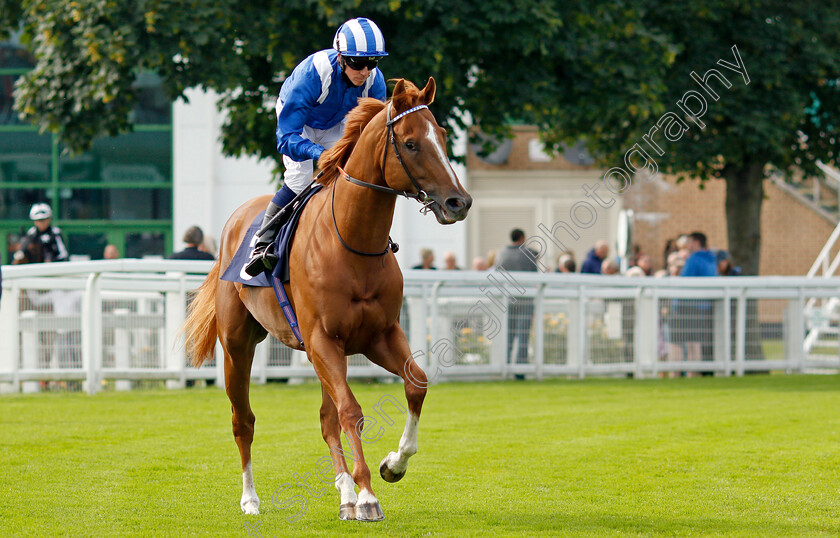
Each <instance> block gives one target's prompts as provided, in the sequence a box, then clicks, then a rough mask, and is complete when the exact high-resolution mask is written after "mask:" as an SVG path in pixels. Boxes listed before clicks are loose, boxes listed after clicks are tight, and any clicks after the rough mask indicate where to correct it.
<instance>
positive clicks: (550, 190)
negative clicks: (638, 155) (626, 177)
mask: <svg viewBox="0 0 840 538" xmlns="http://www.w3.org/2000/svg"><path fill="white" fill-rule="evenodd" d="M514 134H515V136H514V138H513V140H511V141H510V142H509V143H508V144H507V147H506V148H503V149H502V151H501V152H499V153H497V154H496V155H492V156H491V157H490V158H489V159H480V158H479V157H478V156H477V155H476V153H475V151H474V150H473V149H471V150H470V151H469V153H468V157H467V170H468V175H469V185H470V187H469V188H470V191H471V194H472V195H473V197H474V199H475V203H474V206H473V207H474V208H475V209H474V214H473V215H471V217H470V219H469V220H470V221H471V223H470V229H469V231H468V240H467V244H468V254H469V255H470V256H476V255H482V254H484V253H486V252H487V251H488V250H491V249H494V248H498V247H501V246H503V245H504V244H505V242H506V234H507V231H508V230H509V229H510V228H512V227H514V226H517V227H520V228H523V229H524V230H525V231H526V234H531V235H533V236H538V237H539V240H535V241H534V245H533V246H534V247H537V248H538V250H539V247H541V246H542V245H543V244H544V245H545V246H546V247H547V251H546V253H545V256H546V257H545V258H544V259H547V260H550V261H549V262H548V263H546V265H548V266H551V268H552V269H553V268H554V267H555V265H556V256H557V254H559V253H560V251H561V250H562V249H561V248H560V247H559V246H558V243H561V244H562V245H565V246H566V247H568V248H570V249H571V250H573V251H574V253H575V256H576V258H577V260H578V263H580V262H581V261H582V259H583V257H584V256H585V254H586V252H587V251H588V250H589V249H590V248H592V245H593V244H594V242H595V241H596V240H597V239H606V240H608V241H609V243H610V245H611V252H610V255H611V256H614V255H615V247H614V245H615V240H616V224H617V221H618V213H619V212H620V211H621V209H632V210H633V212H634V215H635V226H634V235H633V242H634V243H636V244H638V245H639V246H640V247H641V251H642V252H645V253H647V254H650V255H651V258H652V259H653V262H654V267H655V268H657V269H658V268H661V267H662V266H663V251H664V248H665V244H666V241H667V240H668V239H670V238H675V237H677V236H678V235H679V234H681V233H690V232H693V231H702V232H704V233H705V234H706V235H707V236H708V238H709V244H710V246H711V247H712V248H723V249H728V242H727V236H726V215H725V207H724V200H725V195H726V186H725V183H724V182H723V181H722V180H713V181H708V182H706V183H705V184H704V185H703V188H702V189H701V188H700V182H699V181H693V180H687V181H683V182H681V183H677V182H676V180H675V178H673V177H670V176H660V177H658V178H657V179H656V180H654V181H652V182H649V183H645V182H635V183H634V184H633V185H632V187H631V188H630V189H629V190H628V191H627V192H626V193H624V194H623V195H621V196H615V195H612V193H610V192H609V191H607V190H606V189H605V188H604V187H603V185H602V184H601V176H602V174H603V171H602V170H600V169H596V168H593V167H592V166H590V165H587V164H585V162H586V160H585V158H581V156H580V155H577V154H575V153H574V150H572V151H571V152H567V153H566V154H565V157H568V159H567V158H564V156H560V157H557V158H553V159H552V158H549V157H548V156H547V155H546V154H545V153H543V152H542V151H541V145H540V144H539V140H538V138H537V130H536V128H534V127H528V126H517V127H515V128H514ZM575 162H576V163H578V164H576V163H575ZM581 163H583V164H581ZM595 184H601V188H600V190H599V191H598V194H599V195H601V196H602V200H604V201H609V200H610V199H611V198H614V199H615V203H614V204H612V205H611V206H610V207H608V208H606V207H601V205H600V204H597V203H596V202H595V201H594V200H593V198H592V197H591V196H590V197H587V195H586V191H585V190H584V186H585V185H588V186H589V187H590V189H591V187H592V186H593V185H595ZM579 202H584V203H586V202H589V205H590V206H591V207H593V208H594V209H596V211H597V219H595V220H596V222H594V223H593V224H592V225H591V226H589V227H587V228H584V227H582V226H575V224H576V223H577V224H581V223H580V222H573V220H572V219H570V218H569V217H570V211H573V210H574V208H575V207H576V204H578V203H579ZM578 205H579V204H578ZM578 209H580V208H579V207H578ZM580 215H581V214H579V216H580ZM582 216H583V217H584V219H583V220H584V221H585V220H586V218H585V217H586V211H584V212H583V213H582ZM578 220H580V219H578ZM561 222H562V223H564V224H567V225H568V226H567V227H565V228H564V227H562V226H557V224H558V223H561ZM583 224H589V222H588V221H587V222H583ZM835 226H836V221H833V220H832V219H831V217H830V216H826V215H825V214H823V213H820V212H818V211H815V210H814V208H813V207H811V206H809V205H808V204H807V203H804V202H803V201H802V199H801V198H799V197H797V196H795V195H794V194H792V193H791V192H789V189H785V188H783V187H782V186H779V185H777V184H776V183H774V182H773V181H772V180H769V179H768V180H766V182H765V201H764V204H763V208H762V248H761V274H763V275H804V274H805V273H807V271H808V269H809V268H810V266H811V264H812V263H813V262H814V259H816V257H817V255H818V254H819V252H820V250H821V249H822V248H823V245H824V244H825V242H826V240H827V239H828V237H829V235H830V234H831V232H832V230H833V229H834V227H835ZM552 229H553V230H554V231H555V233H556V235H555V240H556V242H555V241H552V239H551V238H549V237H548V235H549V231H550V230H552ZM569 229H571V230H572V231H573V232H575V233H576V234H577V235H578V236H579V237H578V238H577V239H575V238H574V237H573V236H572V235H571V233H570V232H569Z"/></svg>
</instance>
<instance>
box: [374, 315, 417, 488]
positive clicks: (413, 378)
mask: <svg viewBox="0 0 840 538" xmlns="http://www.w3.org/2000/svg"><path fill="white" fill-rule="evenodd" d="M367 356H368V358H369V359H370V360H371V361H372V362H374V363H376V364H378V365H379V366H381V367H383V368H385V369H386V370H388V371H389V372H391V373H392V374H395V375H398V376H400V377H401V378H403V381H404V386H405V399H406V401H407V402H408V414H407V415H406V421H405V430H403V434H402V437H400V444H399V448H398V449H397V452H391V453H389V454H388V455H387V456H385V459H383V460H382V463H380V464H379V474H380V475H381V476H382V479H383V480H385V481H386V482H397V481H399V480H400V479H401V478H402V477H403V476H405V472H406V469H407V468H408V459H409V458H410V457H411V456H413V455H414V454H416V453H417V428H418V424H419V421H420V411H421V409H422V408H423V400H424V399H425V398H426V385H427V381H426V374H425V372H423V370H422V369H421V368H420V366H418V365H417V363H416V362H415V361H414V359H413V358H412V357H411V349H410V348H409V346H408V340H407V339H406V337H405V333H403V330H402V328H400V326H399V325H394V326H393V327H392V328H391V329H389V330H388V331H387V332H386V333H385V336H384V337H383V339H382V340H380V342H379V343H378V344H377V345H376V346H374V347H373V348H372V349H371V350H370V351H369V352H368V353H367Z"/></svg>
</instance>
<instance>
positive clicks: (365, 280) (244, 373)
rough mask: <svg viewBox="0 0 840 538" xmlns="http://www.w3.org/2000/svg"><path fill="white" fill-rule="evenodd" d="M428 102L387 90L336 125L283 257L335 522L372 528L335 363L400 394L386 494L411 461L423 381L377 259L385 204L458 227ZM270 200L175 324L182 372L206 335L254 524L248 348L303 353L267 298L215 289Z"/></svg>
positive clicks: (259, 291)
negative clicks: (383, 379)
mask: <svg viewBox="0 0 840 538" xmlns="http://www.w3.org/2000/svg"><path fill="white" fill-rule="evenodd" d="M434 95H435V82H434V79H431V78H430V79H429V82H428V84H427V85H426V87H425V88H424V89H423V90H418V89H417V87H416V86H415V85H414V84H412V83H411V82H407V81H405V80H398V81H397V83H396V86H395V87H394V92H393V95H392V99H391V101H390V102H388V103H383V102H381V101H378V100H376V99H361V100H360V102H359V106H357V107H356V108H355V109H353V110H352V111H351V112H350V114H349V115H348V117H347V126H346V128H345V131H344V137H343V138H342V139H341V140H340V141H339V142H337V143H336V144H335V146H333V148H331V149H330V150H328V151H326V152H325V153H324V154H323V155H322V157H321V159H320V161H319V165H320V167H321V169H322V173H321V174H320V175H319V177H317V178H316V180H317V181H318V182H319V183H321V184H322V185H324V187H323V188H322V189H321V190H320V191H319V192H317V193H316V194H315V195H314V196H313V197H312V199H311V200H310V202H309V204H308V205H307V207H306V208H305V210H304V212H303V214H302V215H301V217H300V221H299V224H298V229H297V233H296V238H295V240H294V242H293V244H292V247H291V252H290V255H289V256H290V257H289V264H290V267H289V272H290V282H289V283H288V284H287V285H286V286H285V289H286V294H287V295H288V297H289V299H290V301H291V303H292V305H293V307H294V309H295V312H296V313H297V316H298V323H299V328H300V332H301V334H302V337H303V342H304V344H305V351H306V354H307V357H308V359H309V361H310V362H311V363H312V365H313V366H314V369H315V373H316V374H317V375H318V378H319V379H320V380H321V388H322V403H321V433H322V434H323V437H324V441H326V443H327V446H328V447H329V448H330V456H331V457H332V460H333V466H334V469H335V487H336V489H338V491H339V492H340V497H341V504H340V508H339V517H340V518H341V519H358V520H367V521H370V520H379V519H382V518H383V517H384V515H383V513H382V509H381V507H380V505H379V501H378V500H377V498H376V496H375V495H374V494H373V489H372V488H371V476H370V470H369V469H368V466H367V463H365V458H364V451H363V449H362V443H361V440H360V433H361V431H362V427H363V423H364V421H363V418H362V409H361V406H360V405H359V403H358V402H357V401H356V398H355V397H354V396H353V393H352V392H351V391H350V387H349V386H348V384H347V360H346V356H347V355H351V354H354V353H363V354H364V355H365V356H367V358H368V359H369V360H370V361H371V362H373V363H375V364H378V365H379V366H381V367H382V368H384V369H385V370H387V371H389V372H391V373H393V374H396V375H398V376H400V377H402V378H403V381H404V385H405V396H406V400H407V401H408V414H407V417H406V425H405V430H404V432H403V435H402V437H401V439H400V442H399V448H398V450H397V452H391V453H389V454H388V455H387V456H386V457H385V459H383V460H382V463H381V465H380V474H381V475H382V477H383V478H384V479H385V480H386V481H388V482H396V481H397V480H399V479H400V478H402V477H403V475H404V474H405V471H406V468H407V466H408V459H409V458H410V457H411V456H412V455H413V454H415V453H416V452H417V425H418V419H419V417H420V409H421V407H422V405H423V399H424V397H425V395H426V388H425V387H426V375H425V374H424V372H423V371H422V370H421V369H420V367H419V366H418V365H417V364H416V363H415V362H414V361H413V360H411V350H410V349H409V346H408V340H407V339H406V337H405V334H404V333H403V330H402V328H400V324H399V314H400V307H401V305H402V292H403V279H402V273H401V272H400V268H399V266H398V265H397V261H396V258H395V257H394V254H393V252H391V250H389V248H388V247H389V246H390V245H391V243H390V239H389V237H388V232H389V230H390V228H391V221H392V219H393V216H394V207H395V205H396V199H397V195H405V196H408V197H411V198H415V199H416V200H418V201H420V202H423V203H424V204H425V208H424V209H425V210H430V211H432V212H433V213H434V214H435V216H436V217H437V220H438V222H440V223H441V224H452V223H454V222H456V221H459V220H463V219H464V218H465V217H466V216H467V212H468V210H469V208H470V205H471V204H472V198H471V197H470V195H469V194H468V193H467V192H466V190H464V188H463V187H462V186H461V184H460V182H459V181H458V178H457V177H456V175H455V172H454V171H453V170H452V167H451V166H450V164H449V161H448V159H447V157H446V133H445V131H444V129H442V128H441V127H440V126H438V124H437V122H436V121H435V118H434V116H433V115H432V113H431V112H430V111H429V109H428V107H427V106H426V105H428V104H430V103H431V102H432V100H433V99H434ZM342 164H343V165H344V167H343V168H342V166H341V165H342ZM269 198H270V197H269V196H263V197H260V198H255V199H253V200H250V201H249V202H247V203H245V205H243V206H241V207H240V208H239V209H237V210H236V212H234V214H233V215H232V216H231V218H230V220H228V222H227V224H226V225H225V228H224V230H223V232H222V237H221V244H220V254H219V260H218V261H217V262H216V265H215V266H214V267H213V269H212V270H211V272H210V274H209V275H208V276H207V279H206V280H205V281H204V283H203V284H202V286H201V288H200V290H199V293H198V295H197V296H196V298H195V300H194V301H193V303H192V305H191V308H190V312H189V314H188V317H187V320H186V322H185V324H184V331H185V334H186V345H187V351H188V353H189V355H190V356H191V357H192V360H193V364H194V365H196V366H198V365H200V364H201V363H202V362H203V361H204V360H205V359H206V358H207V357H209V356H211V355H212V353H213V348H214V346H215V342H216V336H217V335H218V338H219V340H220V341H221V344H222V348H223V350H224V355H225V388H226V389H227V394H228V397H229V398H230V402H231V406H232V411H233V436H234V439H235V440H236V444H237V445H238V446H239V454H240V457H241V459H242V498H241V501H240V506H241V507H242V510H243V511H244V512H245V513H246V514H258V513H259V506H260V500H259V498H258V497H257V493H256V490H255V488H254V478H253V470H252V467H251V442H252V441H253V437H254V413H253V412H252V411H251V406H250V403H249V398H248V388H249V382H250V377H251V362H252V360H253V356H254V348H255V346H256V345H257V343H259V342H260V341H262V340H263V339H264V338H265V337H266V335H267V334H268V333H271V334H272V335H273V336H274V337H275V338H277V339H278V340H280V341H281V342H283V343H284V344H286V345H287V346H289V347H291V348H294V349H301V346H300V344H299V342H298V340H297V339H296V338H295V337H294V336H293V334H292V331H291V329H290V328H289V324H288V323H287V321H286V320H285V318H284V316H283V314H282V311H281V309H280V307H279V305H278V303H277V300H276V298H275V295H274V292H273V290H272V289H271V288H266V287H252V286H247V285H243V284H239V283H233V282H228V281H223V280H220V279H219V275H220V274H221V273H222V272H224V270H225V268H227V266H228V265H229V264H230V263H231V260H232V259H233V256H234V254H235V252H236V250H237V247H238V246H239V245H240V243H241V242H242V240H243V237H244V235H245V233H246V231H247V229H248V227H249V225H250V224H251V222H252V221H254V218H255V217H256V216H257V215H258V214H259V213H260V211H262V210H263V209H264V208H265V207H266V205H267V204H268V200H269ZM342 431H343V432H344V434H345V436H346V437H347V439H348V442H349V444H350V450H351V451H352V455H353V456H354V464H353V474H352V477H351V475H350V472H349V470H348V467H347V462H346V461H345V459H344V453H343V451H342V450H341V437H340V435H341V432H342ZM356 485H357V486H358V487H359V493H358V495H357V494H356V491H355V486H356Z"/></svg>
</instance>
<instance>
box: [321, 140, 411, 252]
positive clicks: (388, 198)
mask: <svg viewBox="0 0 840 538" xmlns="http://www.w3.org/2000/svg"><path fill="white" fill-rule="evenodd" d="M345 172H347V174H348V175H350V176H351V177H354V178H357V179H360V180H362V181H365V182H368V183H376V184H384V183H383V182H382V178H381V176H382V172H381V170H380V169H379V168H378V163H376V158H375V157H372V156H370V157H367V158H359V157H358V156H356V158H353V157H352V156H351V158H350V159H348V161H347V165H346V167H345ZM335 181H336V185H334V186H333V188H334V189H337V192H335V206H334V207H335V220H336V225H337V226H338V230H339V233H341V237H342V238H343V239H344V241H345V242H347V243H348V244H349V245H350V246H352V247H353V248H354V249H356V250H361V251H363V252H379V251H381V250H383V249H384V248H385V247H386V245H387V243H388V235H389V233H390V231H391V223H392V222H393V220H394V207H395V206H396V196H395V195H393V194H386V193H383V192H379V191H375V190H373V189H369V188H367V187H362V186H360V185H356V184H353V183H350V182H349V181H347V180H346V179H344V178H343V177H341V176H339V177H337V178H336V179H335Z"/></svg>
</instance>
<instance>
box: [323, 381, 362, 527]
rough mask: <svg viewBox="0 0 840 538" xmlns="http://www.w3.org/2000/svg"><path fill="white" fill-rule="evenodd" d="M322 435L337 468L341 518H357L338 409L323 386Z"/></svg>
mask: <svg viewBox="0 0 840 538" xmlns="http://www.w3.org/2000/svg"><path fill="white" fill-rule="evenodd" d="M321 435H323V436H324V441H325V442H326V443H327V446H328V447H329V449H330V457H331V458H332V460H333V467H334V468H335V488H336V489H337V490H338V492H339V493H340V494H341V506H340V508H339V510H338V518H339V519H345V520H346V519H356V502H357V501H358V497H357V496H356V490H355V487H356V484H355V483H354V482H353V477H352V476H350V470H349V469H348V468H347V460H345V459H344V450H343V449H342V448H341V424H340V423H339V420H338V410H337V409H336V407H335V403H334V402H333V401H332V398H330V395H329V393H327V389H325V388H324V387H321Z"/></svg>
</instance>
